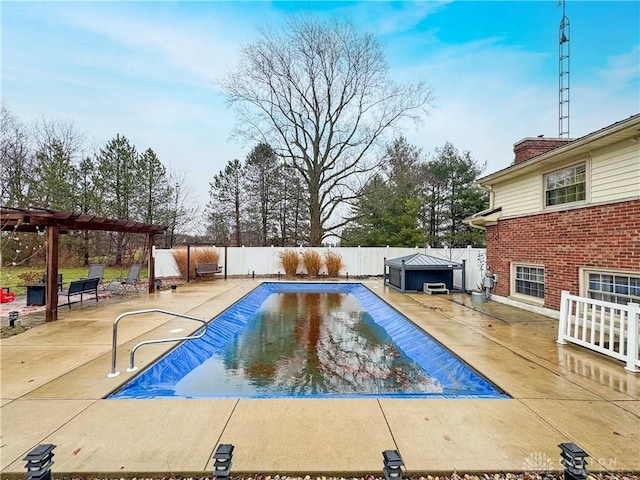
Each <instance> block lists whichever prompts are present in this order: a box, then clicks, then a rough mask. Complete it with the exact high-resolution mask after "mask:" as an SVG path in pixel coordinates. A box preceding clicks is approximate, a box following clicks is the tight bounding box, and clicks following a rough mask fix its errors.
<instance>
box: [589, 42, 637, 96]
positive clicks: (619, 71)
mask: <svg viewBox="0 0 640 480" xmlns="http://www.w3.org/2000/svg"><path fill="white" fill-rule="evenodd" d="M597 73H598V75H599V76H600V77H601V78H602V79H604V80H605V81H606V82H608V83H609V85H610V88H618V87H620V86H624V85H626V84H628V83H631V82H634V83H635V84H636V85H638V82H639V81H640V45H635V46H634V47H633V48H632V49H631V50H630V51H629V52H627V53H622V54H620V55H613V56H611V57H609V58H607V62H606V65H605V66H604V67H603V68H600V69H597Z"/></svg>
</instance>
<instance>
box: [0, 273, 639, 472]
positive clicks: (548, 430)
mask: <svg viewBox="0 0 640 480" xmlns="http://www.w3.org/2000/svg"><path fill="white" fill-rule="evenodd" d="M259 283H260V281H259V280H228V281H223V280H216V281H213V282H200V283H192V284H189V285H183V286H180V287H179V288H178V289H177V290H175V291H162V292H157V293H155V294H153V295H147V294H145V295H140V296H132V297H131V299H126V300H125V301H121V302H119V303H114V304H107V305H103V304H99V303H98V304H95V302H89V303H88V304H87V305H86V306H82V307H81V308H73V309H69V310H64V309H61V310H60V319H59V320H58V321H57V322H53V323H47V324H44V325H39V326H37V327H35V328H32V329H30V330H28V331H26V332H24V333H22V334H20V335H17V336H14V337H11V338H8V339H4V340H2V341H0V346H1V349H2V351H1V359H2V367H1V370H0V373H1V377H2V378H1V384H0V385H1V388H2V393H1V408H0V420H1V432H2V440H1V445H0V457H1V458H0V469H1V472H2V477H3V478H10V477H14V478H20V477H22V475H23V474H24V462H23V460H22V459H23V457H24V455H25V454H26V453H27V452H28V451H30V450H31V449H32V448H33V447H34V446H36V445H38V444H40V443H52V444H55V445H57V448H56V449H55V452H54V453H55V459H54V460H55V465H54V466H53V471H54V475H55V476H56V477H61V476H63V475H70V476H71V475H73V476H76V477H77V476H88V475H100V476H112V477H116V476H117V477H118V478H120V477H136V476H137V477H140V476H141V475H152V476H162V475H170V474H174V475H175V474H183V475H203V474H207V472H208V473H209V475H210V472H211V470H212V461H211V456H212V453H213V451H214V449H215V447H216V445H217V444H218V443H232V444H234V445H235V447H236V449H235V452H234V457H233V470H232V472H233V474H234V475H237V474H241V473H258V472H260V473H279V474H294V473H295V474H318V475H331V474H345V475H347V474H348V475H360V474H363V473H374V474H379V473H380V470H381V468H382V455H381V452H382V451H383V450H387V449H398V450H399V452H400V454H401V455H402V457H403V459H404V462H405V465H406V469H407V471H408V472H410V473H414V474H418V473H451V472H453V471H456V472H458V473H459V474H462V473H472V472H497V471H512V472H517V471H526V470H528V471H533V470H545V471H549V470H550V471H557V470H559V469H560V465H559V449H558V447H557V445H558V444H559V443H561V442H574V443H576V444H578V445H579V446H581V447H582V448H584V449H585V450H586V451H587V453H588V454H589V455H590V459H589V469H590V470H591V471H634V472H637V471H640V374H632V373H628V372H626V371H625V370H624V368H623V364H622V363H620V362H617V361H613V360H609V359H607V358H604V357H602V356H600V355H598V354H595V353H591V352H588V351H586V350H584V349H582V348H579V347H576V346H571V345H566V346H560V345H556V343H555V337H556V334H557V321H556V320H553V319H550V318H546V317H541V316H539V315H536V314H532V313H528V312H524V311H521V310H518V309H515V308H511V307H507V306H504V305H499V304H494V303H493V302H488V303H487V304H480V306H479V307H478V306H477V305H475V304H474V305H468V306H466V305H463V303H465V302H466V297H465V296H461V295H457V296H431V295H424V294H401V293H398V292H396V291H394V290H388V289H385V288H383V286H382V281H381V280H377V281H365V282H363V283H365V285H367V286H368V287H369V288H371V289H372V290H373V291H374V292H375V293H377V294H378V295H380V296H381V297H382V298H384V299H385V300H386V301H387V302H389V303H390V304H391V305H393V306H394V307H395V308H396V309H398V310H399V311H401V312H402V313H403V314H405V315H406V316H407V317H409V318H410V319H411V320H413V321H414V322H415V323H416V324H417V325H419V326H420V327H422V328H423V329H424V330H426V331H427V332H428V333H430V334H431V335H432V336H433V337H435V338H436V339H437V340H439V341H440V342H441V343H443V344H444V345H446V346H447V347H448V348H449V349H451V350H452V351H453V352H454V353H455V354H457V355H458V356H459V357H461V358H462V359H464V360H465V361H466V362H467V363H469V364H470V365H471V366H473V367H474V368H475V369H477V370H478V371H479V372H481V373H482V374H483V375H485V376H486V377H487V378H488V379H490V380H491V381H493V382H494V383H495V384H497V385H498V386H499V387H501V388H502V389H503V390H504V391H506V392H507V393H508V394H509V395H510V396H511V397H512V398H511V399H498V400H489V399H478V400H472V399H453V400H448V399H424V400H423V399H327V400H306V399H198V400H180V399H162V400H159V399H156V400H104V399H103V397H105V396H106V395H108V394H109V393H110V392H112V391H113V390H114V389H116V388H117V387H118V386H119V385H121V384H123V383H125V382H126V381H127V380H128V379H129V378H131V376H132V375H133V374H130V373H126V372H124V369H125V368H126V365H127V362H128V354H129V350H130V349H131V347H132V346H133V345H135V344H136V343H138V342H139V341H141V340H147V339H153V338H162V337H166V336H170V334H169V333H168V332H169V330H171V329H175V328H183V329H184V330H185V331H186V332H188V331H192V330H194V329H195V328H197V327H198V324H196V323H195V322H191V321H189V320H184V319H178V318H175V317H168V316H166V317H165V316H144V317H143V316H140V317H134V318H132V319H128V320H124V321H123V322H122V323H121V325H120V328H119V331H118V340H119V342H118V343H119V346H120V348H119V350H118V359H117V361H118V369H119V370H120V371H122V372H123V373H122V375H120V376H119V377H117V378H112V379H109V378H107V377H106V374H107V373H108V372H109V370H110V360H111V332H112V323H113V320H114V319H115V318H116V317H117V316H118V315H119V314H121V313H123V312H126V311H131V310H139V309H143V308H163V309H168V310H172V311H176V312H180V313H188V314H189V315H194V316H198V317H201V318H206V319H209V318H212V317H213V316H215V315H216V314H218V313H220V312H221V311H223V310H224V309H225V308H227V307H228V306H229V305H231V304H232V303H233V302H235V301H236V300H238V299H239V298H241V297H242V296H243V295H245V294H246V293H247V292H249V291H250V290H251V289H253V288H254V287H255V286H257V285H258V284H259ZM452 300H453V301H452ZM477 308H482V311H480V310H478V309H477ZM172 346H173V345H171V344H169V345H166V344H165V345H162V344H160V345H154V346H149V347H145V348H141V349H140V350H139V351H138V353H137V356H136V364H138V365H139V366H146V365H148V364H149V363H150V362H152V361H153V360H154V359H155V358H157V357H158V356H159V355H161V354H162V353H163V352H165V351H166V350H167V349H170V348H172Z"/></svg>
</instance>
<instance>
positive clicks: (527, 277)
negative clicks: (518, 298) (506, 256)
mask: <svg viewBox="0 0 640 480" xmlns="http://www.w3.org/2000/svg"><path fill="white" fill-rule="evenodd" d="M514 270H515V272H514V273H515V275H514V285H513V291H514V293H515V294H517V295H525V296H527V297H533V298H534V299H543V298H544V267H540V266H536V265H514Z"/></svg>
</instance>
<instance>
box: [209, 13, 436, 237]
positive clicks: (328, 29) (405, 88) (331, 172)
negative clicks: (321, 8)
mask: <svg viewBox="0 0 640 480" xmlns="http://www.w3.org/2000/svg"><path fill="white" fill-rule="evenodd" d="M240 58H241V60H240V64H239V66H238V69H237V71H235V72H232V73H229V74H228V75H226V76H225V77H224V78H223V79H222V80H221V81H220V86H221V88H222V89H223V91H224V93H225V94H226V96H227V99H228V101H229V102H230V104H232V105H233V106H235V107H236V109H237V114H238V124H237V131H236V133H237V134H238V135H240V136H242V137H244V138H247V139H250V140H253V141H257V142H265V143H269V144H270V145H272V146H273V147H274V149H275V150H276V151H277V153H278V154H279V155H280V156H281V157H282V158H284V159H285V160H286V161H287V162H288V163H289V164H290V165H291V166H292V167H293V168H294V169H296V170H297V171H298V172H299V173H300V175H301V177H302V179H303V181H304V183H305V187H306V188H307V189H308V195H309V202H308V209H309V219H310V232H309V239H308V242H309V244H310V245H320V244H321V242H322V240H323V239H324V238H325V237H326V236H327V235H328V234H330V233H331V232H332V231H333V230H335V229H336V228H339V227H341V226H343V225H344V224H345V222H344V221H343V222H340V221H335V220H334V218H335V215H334V214H335V213H336V209H337V208H338V207H339V206H340V205H341V204H343V202H344V201H347V200H349V199H352V198H354V195H355V193H354V189H353V188H351V186H352V185H351V182H352V179H353V178H354V176H357V175H358V174H360V173H365V172H369V171H371V169H372V168H373V167H374V166H375V162H374V161H372V160H371V159H370V158H369V157H370V155H369V152H370V150H372V146H373V145H374V144H376V142H377V141H378V140H380V139H381V137H382V136H383V134H385V133H386V132H388V131H389V130H393V129H395V128H397V127H399V126H400V123H401V122H402V121H403V120H406V119H410V120H414V121H417V120H419V119H420V118H421V116H422V115H423V114H426V113H427V107H428V106H429V104H430V101H431V96H432V91H431V89H430V88H428V87H426V86H425V84H424V83H417V84H414V85H411V84H397V83H394V82H393V81H392V80H391V79H390V77H389V73H388V67H387V63H386V60H385V55H384V52H383V49H382V46H381V44H380V42H379V41H378V40H377V39H376V37H375V36H373V35H371V34H369V33H363V32H359V31H358V30H356V29H355V28H354V27H353V26H352V25H351V24H350V23H347V22H339V21H333V22H329V23H323V22H321V21H317V20H315V19H312V18H300V19H293V20H291V21H290V22H289V24H288V25H287V28H285V29H283V30H282V33H274V32H265V33H263V34H262V35H261V38H259V39H258V40H257V41H255V42H254V43H251V44H249V45H247V46H245V47H244V48H243V49H242V50H241V52H240Z"/></svg>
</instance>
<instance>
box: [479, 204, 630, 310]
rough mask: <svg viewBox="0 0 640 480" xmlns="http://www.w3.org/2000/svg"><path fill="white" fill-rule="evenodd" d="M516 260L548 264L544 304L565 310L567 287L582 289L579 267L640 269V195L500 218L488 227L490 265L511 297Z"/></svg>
mask: <svg viewBox="0 0 640 480" xmlns="http://www.w3.org/2000/svg"><path fill="white" fill-rule="evenodd" d="M511 262H522V263H532V264H539V265H543V266H544V267H545V298H544V306H545V307H547V308H551V309H554V310H558V309H559V305H560V292H561V290H569V291H570V292H571V293H573V294H576V295H577V294H579V293H580V292H579V278H578V277H579V268H580V267H600V268H616V269H622V270H635V271H640V200H634V201H628V202H619V203H613V204H607V205H600V206H593V207H585V208H578V209H573V210H567V211H562V212H553V213H544V214H539V215H530V216H527V217H521V218H513V219H506V220H499V221H498V224H497V225H495V226H491V227H488V228H487V265H488V267H489V268H490V270H491V271H492V272H494V273H498V274H499V276H500V277H499V282H498V285H497V286H496V292H495V293H496V294H497V295H501V296H508V295H509V294H510V293H511V292H510V286H511V278H510V276H511Z"/></svg>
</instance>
